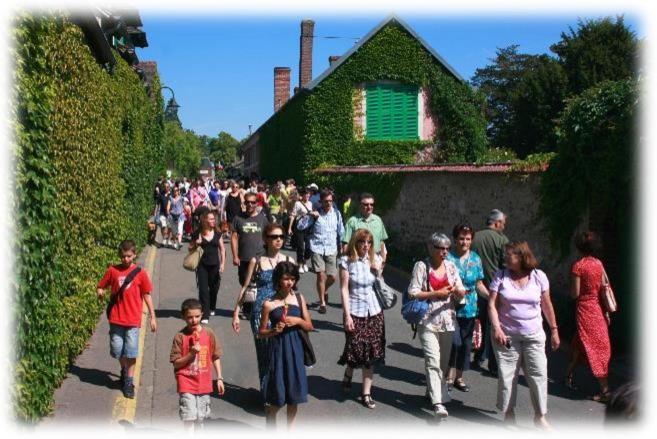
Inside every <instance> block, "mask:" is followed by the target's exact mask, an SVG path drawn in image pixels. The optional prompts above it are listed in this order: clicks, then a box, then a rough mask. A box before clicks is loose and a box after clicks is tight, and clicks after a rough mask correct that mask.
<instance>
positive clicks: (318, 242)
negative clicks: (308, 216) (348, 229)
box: [310, 208, 344, 256]
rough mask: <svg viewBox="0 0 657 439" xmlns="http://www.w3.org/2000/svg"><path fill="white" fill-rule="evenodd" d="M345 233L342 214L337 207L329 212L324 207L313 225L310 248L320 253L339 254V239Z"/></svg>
mask: <svg viewBox="0 0 657 439" xmlns="http://www.w3.org/2000/svg"><path fill="white" fill-rule="evenodd" d="M343 234H344V225H343V224H342V216H341V215H340V212H338V210H337V209H335V208H332V209H331V210H329V211H328V212H325V211H324V210H323V209H321V210H320V211H319V216H318V217H317V220H316V221H315V225H314V226H313V227H312V233H311V235H310V250H311V251H312V252H313V253H315V254H318V255H324V256H326V255H337V254H338V239H339V238H340V237H341V236H342V235H343Z"/></svg>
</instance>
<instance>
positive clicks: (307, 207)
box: [292, 201, 313, 218]
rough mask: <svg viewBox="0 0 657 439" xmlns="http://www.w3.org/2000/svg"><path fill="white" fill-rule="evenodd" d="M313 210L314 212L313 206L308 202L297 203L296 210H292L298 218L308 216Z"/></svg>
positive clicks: (295, 204)
mask: <svg viewBox="0 0 657 439" xmlns="http://www.w3.org/2000/svg"><path fill="white" fill-rule="evenodd" d="M304 205H305V208H304ZM312 210H313V205H312V203H311V202H310V201H306V203H303V202H301V201H297V202H296V203H294V210H292V215H294V216H295V217H296V218H301V217H302V216H304V215H306V214H307V213H308V212H310V211H312Z"/></svg>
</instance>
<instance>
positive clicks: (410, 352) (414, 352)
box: [388, 342, 424, 358]
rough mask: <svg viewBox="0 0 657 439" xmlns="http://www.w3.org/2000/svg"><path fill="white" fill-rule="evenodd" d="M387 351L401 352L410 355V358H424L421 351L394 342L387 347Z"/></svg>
mask: <svg viewBox="0 0 657 439" xmlns="http://www.w3.org/2000/svg"><path fill="white" fill-rule="evenodd" d="M388 349H392V350H393V351H397V352H401V353H402V354H406V355H410V356H412V357H417V358H424V354H423V352H422V349H420V348H418V347H415V346H412V345H410V344H408V343H399V342H394V343H391V344H389V345H388Z"/></svg>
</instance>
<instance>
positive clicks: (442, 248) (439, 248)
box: [433, 245, 449, 252]
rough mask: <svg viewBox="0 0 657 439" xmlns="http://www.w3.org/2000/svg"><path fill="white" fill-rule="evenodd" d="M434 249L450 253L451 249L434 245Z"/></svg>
mask: <svg viewBox="0 0 657 439" xmlns="http://www.w3.org/2000/svg"><path fill="white" fill-rule="evenodd" d="M433 248H435V249H436V250H445V251H446V252H447V251H449V247H441V246H439V245H434V246H433Z"/></svg>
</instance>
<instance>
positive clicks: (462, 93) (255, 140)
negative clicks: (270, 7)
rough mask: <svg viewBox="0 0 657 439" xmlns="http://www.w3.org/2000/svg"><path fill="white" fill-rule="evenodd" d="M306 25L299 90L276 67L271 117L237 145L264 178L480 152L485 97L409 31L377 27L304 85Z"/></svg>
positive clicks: (397, 25)
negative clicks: (241, 146)
mask: <svg viewBox="0 0 657 439" xmlns="http://www.w3.org/2000/svg"><path fill="white" fill-rule="evenodd" d="M313 26H314V23H313V22H312V21H310V20H304V21H303V22H302V23H301V37H300V39H301V44H300V48H301V53H300V61H299V64H300V68H299V87H298V88H297V87H295V92H294V94H293V95H292V97H290V69H289V68H287V67H276V68H275V69H274V111H275V112H274V114H273V115H272V116H271V117H270V118H269V119H268V120H267V121H266V122H265V123H264V124H263V125H262V126H260V127H259V128H258V129H257V130H256V131H255V132H254V133H253V135H251V136H250V137H249V138H248V139H247V141H246V142H245V144H244V147H243V151H244V168H245V172H246V173H247V174H249V173H252V172H255V173H257V174H258V175H260V176H261V177H262V178H266V179H268V180H275V179H282V178H287V177H295V178H297V179H300V180H301V181H307V180H308V179H309V178H311V176H312V173H313V171H315V170H317V169H321V168H326V167H331V166H347V165H381V164H412V163H418V162H434V161H452V162H454V161H459V162H464V161H474V160H475V159H476V157H477V155H478V154H479V153H480V152H481V151H482V150H483V149H484V148H485V147H486V146H485V145H486V143H485V142H486V141H485V120H484V117H483V114H482V110H483V99H482V98H481V97H480V96H479V95H478V94H477V93H475V92H474V91H473V90H472V89H471V88H470V87H469V86H468V84H467V83H466V82H465V81H464V80H463V78H462V77H461V76H460V75H459V74H458V73H457V72H456V70H454V68H452V67H451V66H450V65H449V64H448V63H447V61H445V60H444V59H443V58H442V57H441V56H440V55H439V54H438V53H436V51H435V50H434V49H432V48H431V47H430V46H429V45H428V44H427V43H426V42H425V41H424V40H423V39H422V38H421V37H420V36H419V35H418V34H417V33H416V32H415V31H414V30H413V29H411V28H410V27H409V26H408V25H407V24H406V23H404V22H403V21H402V20H401V19H399V18H398V17H396V16H391V17H389V18H387V19H385V20H384V21H382V22H381V23H380V24H379V25H378V26H376V27H375V28H374V29H372V30H371V31H370V32H369V33H368V34H367V35H365V36H364V37H363V38H361V39H360V40H359V42H358V43H357V44H356V45H354V47H353V48H352V49H351V50H349V51H348V52H347V53H345V54H344V55H342V56H340V57H331V58H330V59H329V61H330V63H331V64H330V66H329V68H328V69H327V70H326V71H324V72H323V73H322V74H321V75H319V76H318V77H316V78H315V79H312V41H313Z"/></svg>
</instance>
